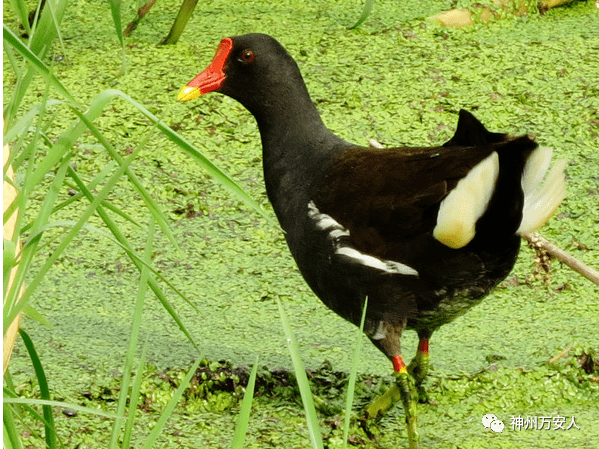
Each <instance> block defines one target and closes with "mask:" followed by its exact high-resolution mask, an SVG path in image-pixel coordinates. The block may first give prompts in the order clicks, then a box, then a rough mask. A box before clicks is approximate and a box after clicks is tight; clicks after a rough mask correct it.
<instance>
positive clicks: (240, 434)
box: [231, 357, 258, 449]
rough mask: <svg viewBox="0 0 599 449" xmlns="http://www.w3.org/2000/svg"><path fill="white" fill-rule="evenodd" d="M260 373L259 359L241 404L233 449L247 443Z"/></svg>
mask: <svg viewBox="0 0 599 449" xmlns="http://www.w3.org/2000/svg"><path fill="white" fill-rule="evenodd" d="M257 372H258V357H256V362H255V363H254V367H253V368H252V372H251V373H250V379H249V380H248V386H247V388H246V389H245V394H244V395H243V401H242V402H241V410H240V412H239V417H238V418H237V425H236V426H235V434H234V435H233V441H232V442H231V449H241V448H242V447H243V443H244V442H245V435H246V434H247V428H248V423H249V421H250V414H251V413H252V402H253V399H254V386H255V385H256V373H257Z"/></svg>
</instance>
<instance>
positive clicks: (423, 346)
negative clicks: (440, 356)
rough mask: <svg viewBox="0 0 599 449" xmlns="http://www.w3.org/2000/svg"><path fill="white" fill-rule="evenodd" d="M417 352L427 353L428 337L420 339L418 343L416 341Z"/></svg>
mask: <svg viewBox="0 0 599 449" xmlns="http://www.w3.org/2000/svg"><path fill="white" fill-rule="evenodd" d="M418 352H422V353H424V354H427V355H428V338H425V339H422V340H420V343H418Z"/></svg>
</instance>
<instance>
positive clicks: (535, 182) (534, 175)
mask: <svg viewBox="0 0 599 449" xmlns="http://www.w3.org/2000/svg"><path fill="white" fill-rule="evenodd" d="M552 154H553V150H551V148H544V147H539V148H537V149H536V150H534V151H533V152H532V154H531V155H530V156H529V157H528V160H527V161H526V165H525V166H524V171H523V173H522V191H523V192H524V207H523V208H522V221H521V222H520V227H519V228H518V231H517V233H518V235H523V234H526V233H528V232H533V231H536V230H537V229H539V228H540V227H541V226H543V225H544V224H545V223H547V220H549V218H551V216H552V215H553V214H554V213H555V211H556V209H557V208H558V206H559V205H560V204H561V202H562V201H563V200H564V198H565V197H566V177H565V174H564V169H565V167H566V160H565V159H561V160H559V161H557V162H556V163H555V165H554V166H553V168H552V169H551V171H549V174H547V170H548V169H549V163H550V162H551V156H552ZM546 174H547V176H545V175H546ZM543 178H545V182H543Z"/></svg>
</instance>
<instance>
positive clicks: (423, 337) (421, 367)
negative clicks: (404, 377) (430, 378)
mask: <svg viewBox="0 0 599 449" xmlns="http://www.w3.org/2000/svg"><path fill="white" fill-rule="evenodd" d="M431 334H432V332H430V331H427V330H423V331H418V337H419V338H420V342H419V343H418V352H417V353H416V356H415V357H414V358H413V359H412V361H411V362H410V365H409V366H408V372H409V373H410V374H411V375H412V377H413V378H414V382H415V383H416V390H417V392H418V401H419V402H428V395H427V394H426V391H425V390H424V387H423V386H422V384H423V383H424V379H426V375H427V374H428V367H429V354H428V341H429V339H430V337H431Z"/></svg>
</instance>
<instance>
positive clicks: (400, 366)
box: [391, 355, 407, 373]
mask: <svg viewBox="0 0 599 449" xmlns="http://www.w3.org/2000/svg"><path fill="white" fill-rule="evenodd" d="M391 361H392V362H393V369H394V370H395V372H396V373H405V372H407V369H406V364H405V363H404V362H403V359H402V358H401V356H400V355H396V356H395V357H393V358H392V359H391Z"/></svg>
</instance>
